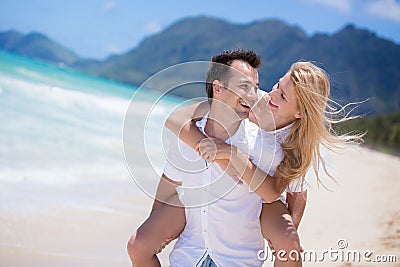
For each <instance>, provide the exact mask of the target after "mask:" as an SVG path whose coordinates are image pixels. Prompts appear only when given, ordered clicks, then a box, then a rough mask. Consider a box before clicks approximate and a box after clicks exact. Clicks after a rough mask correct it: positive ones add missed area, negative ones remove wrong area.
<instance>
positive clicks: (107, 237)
mask: <svg viewBox="0 0 400 267" xmlns="http://www.w3.org/2000/svg"><path fill="white" fill-rule="evenodd" d="M399 163H400V159H399V158H397V157H394V156H390V155H385V154H382V153H378V152H375V151H371V150H367V149H362V148H360V149H359V150H358V151H357V150H354V149H351V150H346V151H343V154H342V155H332V157H331V159H330V165H332V166H334V169H335V172H334V173H335V176H336V178H337V180H338V182H339V185H335V184H334V183H329V187H330V189H332V191H333V192H329V191H327V190H325V189H323V188H319V189H318V188H317V186H316V185H314V186H313V187H312V188H310V190H309V203H308V205H307V208H306V212H305V215H304V219H303V221H302V223H301V226H300V230H299V233H300V236H301V240H302V245H303V247H304V249H306V250H313V251H315V252H316V253H317V255H319V257H318V258H319V259H320V258H321V255H322V252H323V251H324V250H329V249H331V250H337V251H339V252H340V251H347V250H357V251H360V252H364V251H366V250H369V251H371V252H372V253H373V254H372V256H371V257H370V258H371V259H376V258H375V256H378V255H379V256H382V255H386V256H387V255H395V256H396V257H397V259H396V260H397V263H378V262H370V263H367V262H365V261H363V259H361V261H360V262H354V261H353V262H345V261H341V259H340V257H339V259H338V260H336V261H334V260H330V259H329V256H327V257H326V258H325V260H324V261H321V262H316V263H315V262H305V263H304V266H316V265H318V266H354V267H355V266H400V258H399V256H400V254H399V251H400V209H399V208H398V206H397V203H399V202H400V194H399V192H400V182H399V178H400V164H399ZM125 176H126V177H125V178H124V179H118V181H116V182H103V183H99V184H93V183H88V184H79V185H69V186H51V185H37V184H35V185H34V184H32V183H30V182H27V181H20V182H11V181H10V182H6V181H2V182H1V183H0V190H1V192H2V194H1V195H0V200H1V201H0V229H1V231H0V266H1V267H6V266H7V267H8V266H13V267H22V266H30V267H32V266H40V267H46V266H49V267H50V266H60V267H63V266H65V267H67V266H68V267H74V266H104V267H105V266H107V267H111V266H130V262H129V259H128V256H127V253H126V242H127V240H128V238H129V236H130V234H131V233H132V232H133V231H134V229H135V228H136V227H138V226H139V225H140V224H141V223H142V222H143V220H144V219H145V218H146V217H147V215H148V213H149V209H150V206H151V203H152V199H151V198H150V197H148V196H147V195H145V194H144V193H143V192H141V191H140V190H139V189H138V188H137V186H136V184H135V183H134V182H133V180H132V179H131V178H130V177H129V175H128V171H126V175H125ZM21 195H22V196H23V197H21ZM339 240H340V242H341V243H340V244H338V241H339ZM343 244H344V245H346V246H345V247H343V248H339V247H338V246H339V245H340V246H342V245H343ZM171 248H172V245H170V246H169V247H168V248H167V249H165V250H164V251H163V252H162V253H161V254H160V259H161V261H162V263H163V266H168V253H169V251H170V250H171ZM264 266H272V263H271V262H270V260H269V259H267V260H266V261H265V264H264Z"/></svg>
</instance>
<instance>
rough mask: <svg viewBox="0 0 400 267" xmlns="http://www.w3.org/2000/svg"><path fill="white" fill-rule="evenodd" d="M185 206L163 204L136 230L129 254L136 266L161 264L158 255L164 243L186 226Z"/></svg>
mask: <svg viewBox="0 0 400 267" xmlns="http://www.w3.org/2000/svg"><path fill="white" fill-rule="evenodd" d="M185 224H186V218H185V209H184V208H183V207H175V206H170V205H167V204H162V205H161V206H159V207H158V208H157V209H155V210H154V211H153V212H152V213H151V215H150V216H149V218H147V220H146V221H145V222H144V223H143V224H142V225H141V226H140V227H139V228H138V229H137V230H136V232H135V233H134V234H133V235H132V237H131V238H130V239H129V242H128V247H127V249H128V254H129V257H130V259H131V261H132V265H133V266H135V267H142V266H144V267H148V266H161V265H160V262H159V260H158V258H157V256H156V254H157V253H158V252H159V248H160V247H161V245H162V243H164V242H165V241H166V240H167V239H171V240H172V239H175V238H177V237H178V236H179V235H180V233H181V232H182V231H183V229H184V228H185Z"/></svg>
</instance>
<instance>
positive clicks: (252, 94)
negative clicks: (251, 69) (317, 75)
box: [247, 89, 258, 105]
mask: <svg viewBox="0 0 400 267" xmlns="http://www.w3.org/2000/svg"><path fill="white" fill-rule="evenodd" d="M257 100H258V94H257V90H256V89H252V90H250V91H249V92H248V93H247V101H249V102H250V104H252V105H253V104H254V103H256V102H257Z"/></svg>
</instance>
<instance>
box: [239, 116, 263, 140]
mask: <svg viewBox="0 0 400 267" xmlns="http://www.w3.org/2000/svg"><path fill="white" fill-rule="evenodd" d="M243 125H244V127H243V129H244V131H246V133H247V134H248V135H251V136H254V137H256V136H257V133H258V130H259V129H260V128H259V127H258V126H257V124H255V123H253V122H251V121H250V120H249V119H244V120H243Z"/></svg>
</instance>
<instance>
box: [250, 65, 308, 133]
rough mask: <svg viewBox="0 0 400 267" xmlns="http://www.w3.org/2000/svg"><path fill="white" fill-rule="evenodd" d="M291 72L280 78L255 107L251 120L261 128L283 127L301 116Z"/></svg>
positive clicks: (268, 129)
mask: <svg viewBox="0 0 400 267" xmlns="http://www.w3.org/2000/svg"><path fill="white" fill-rule="evenodd" d="M294 90H295V88H294V83H293V81H292V80H291V79H290V73H289V72H288V73H286V74H285V76H283V77H282V78H280V79H279V82H278V83H276V84H275V85H274V87H273V88H272V91H271V92H270V93H269V94H268V95H266V96H264V97H263V98H262V99H261V100H260V101H259V102H258V103H257V105H256V106H255V107H254V108H253V110H252V113H253V114H251V116H250V117H249V118H250V120H251V121H252V122H254V123H256V124H257V125H258V126H259V127H260V128H262V129H264V130H267V131H270V130H273V127H272V126H271V125H272V124H274V125H275V129H280V128H283V127H285V126H287V125H289V124H291V123H292V122H294V121H295V120H296V119H299V118H301V115H300V112H299V110H298V108H297V98H296V95H295V92H294Z"/></svg>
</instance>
